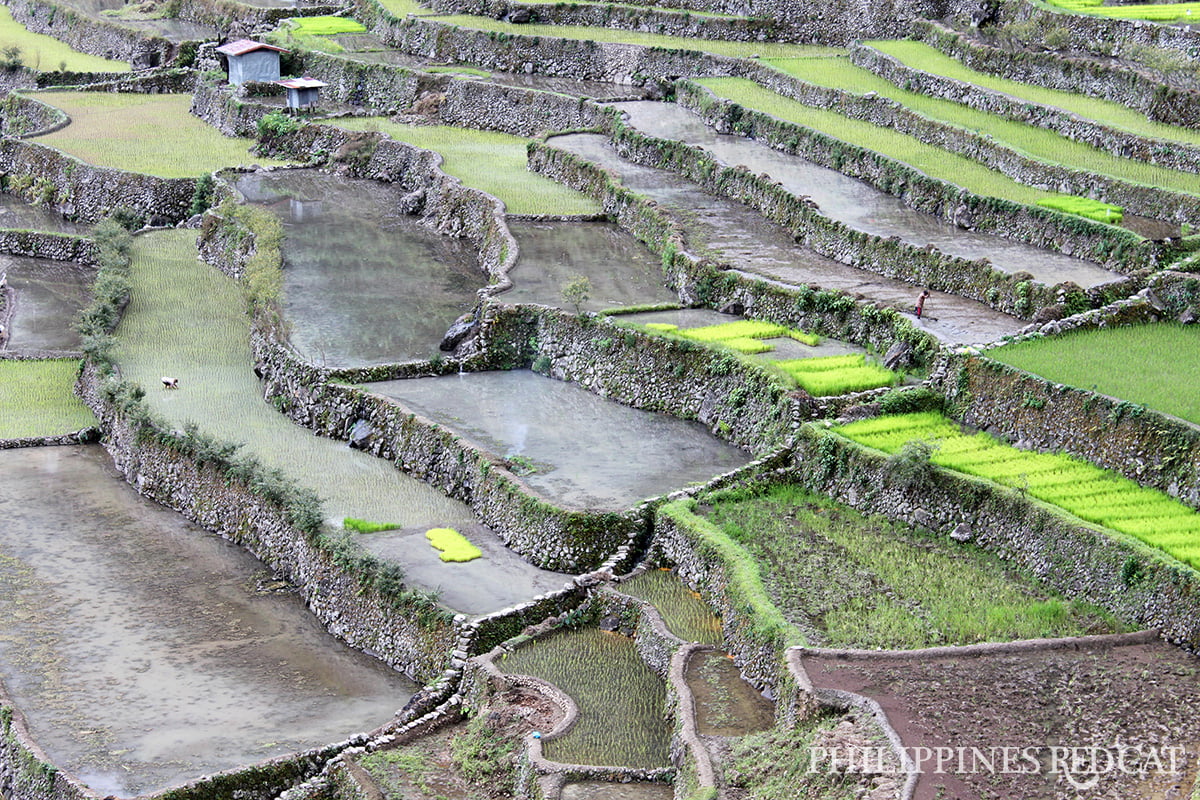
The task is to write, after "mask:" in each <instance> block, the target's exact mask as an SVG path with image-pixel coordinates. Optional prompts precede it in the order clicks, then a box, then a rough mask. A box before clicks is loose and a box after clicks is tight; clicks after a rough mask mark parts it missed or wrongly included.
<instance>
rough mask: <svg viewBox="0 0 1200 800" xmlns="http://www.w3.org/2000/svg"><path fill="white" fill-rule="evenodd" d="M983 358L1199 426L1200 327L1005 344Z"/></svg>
mask: <svg viewBox="0 0 1200 800" xmlns="http://www.w3.org/2000/svg"><path fill="white" fill-rule="evenodd" d="M988 356H989V357H991V358H994V359H996V360H997V361H1000V362H1002V363H1004V364H1008V365H1010V366H1013V367H1017V368H1018V369H1023V370H1025V371H1027V372H1032V373H1034V374H1035V375H1041V376H1042V377H1043V378H1046V379H1047V380H1050V381H1054V382H1055V383H1065V384H1067V385H1068V386H1075V387H1078V388H1080V389H1091V390H1093V391H1097V392H1100V393H1101V394H1106V395H1109V396H1111V397H1119V398H1121V399H1122V400H1128V401H1130V402H1133V403H1139V404H1142V405H1146V406H1149V407H1150V408H1153V409H1156V410H1158V411H1163V412H1165V413H1167V414H1173V415H1174V416H1176V417H1179V418H1181V419H1185V420H1187V421H1188V422H1191V423H1194V424H1196V425H1200V393H1198V392H1197V391H1196V386H1197V385H1200V328H1195V327H1186V326H1183V325H1178V324H1175V323H1167V322H1163V323H1157V324H1154V325H1135V326H1130V327H1121V328H1104V329H1100V330H1086V331H1078V332H1073V333H1068V334H1066V335H1064V336H1056V337H1047V338H1042V339H1030V340H1027V341H1023V342H1017V343H1015V344H1010V345H1005V346H1004V347H999V348H996V349H994V350H989V351H988Z"/></svg>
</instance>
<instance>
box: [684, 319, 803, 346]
mask: <svg viewBox="0 0 1200 800" xmlns="http://www.w3.org/2000/svg"><path fill="white" fill-rule="evenodd" d="M787 332H788V329H787V328H786V327H784V326H783V325H776V324H775V323H773V322H763V321H762V320H757V319H740V320H738V321H736V322H722V323H721V324H719V325H704V326H702V327H699V328H687V329H685V330H682V331H680V333H681V334H682V335H684V336H686V337H687V338H689V339H695V340H696V341H698V342H724V341H726V340H728V339H772V338H774V337H777V336H785V335H787Z"/></svg>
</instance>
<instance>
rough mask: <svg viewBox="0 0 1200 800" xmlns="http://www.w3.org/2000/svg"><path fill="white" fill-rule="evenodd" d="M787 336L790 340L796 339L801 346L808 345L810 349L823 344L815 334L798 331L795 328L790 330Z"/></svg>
mask: <svg viewBox="0 0 1200 800" xmlns="http://www.w3.org/2000/svg"><path fill="white" fill-rule="evenodd" d="M787 336H788V338H789V339H795V340H796V341H797V342H799V343H800V344H806V345H808V346H809V347H816V346H817V345H819V344H820V343H821V337H820V336H817V335H816V334H815V333H807V332H805V331H798V330H796V329H795V328H789V329H788V332H787Z"/></svg>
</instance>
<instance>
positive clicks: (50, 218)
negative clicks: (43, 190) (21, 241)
mask: <svg viewBox="0 0 1200 800" xmlns="http://www.w3.org/2000/svg"><path fill="white" fill-rule="evenodd" d="M0 228H11V229H14V230H25V231H50V232H51V233H78V234H87V233H88V232H89V231H90V230H91V226H90V225H80V224H79V223H77V222H71V221H70V220H68V219H66V218H65V217H63V215H62V214H59V213H58V212H57V211H54V210H52V209H49V208H46V207H45V206H35V205H33V204H32V203H27V202H25V201H24V200H22V199H21V198H19V197H16V196H14V195H11V194H4V193H0Z"/></svg>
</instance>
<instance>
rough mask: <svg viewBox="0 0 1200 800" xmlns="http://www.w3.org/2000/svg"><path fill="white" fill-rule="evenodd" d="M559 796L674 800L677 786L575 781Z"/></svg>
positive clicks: (571, 799)
mask: <svg viewBox="0 0 1200 800" xmlns="http://www.w3.org/2000/svg"><path fill="white" fill-rule="evenodd" d="M559 797H560V798H561V800H674V797H675V787H674V786H672V785H671V784H669V783H646V782H644V781H633V782H631V783H608V782H606V781H575V782H572V783H568V784H566V785H564V786H563V789H562V794H561V795H559Z"/></svg>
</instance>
